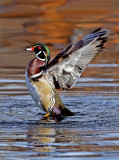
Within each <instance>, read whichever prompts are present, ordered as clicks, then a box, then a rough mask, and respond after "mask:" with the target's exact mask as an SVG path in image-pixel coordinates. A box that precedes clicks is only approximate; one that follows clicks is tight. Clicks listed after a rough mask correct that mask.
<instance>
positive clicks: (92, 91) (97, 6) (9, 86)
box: [0, 0, 119, 160]
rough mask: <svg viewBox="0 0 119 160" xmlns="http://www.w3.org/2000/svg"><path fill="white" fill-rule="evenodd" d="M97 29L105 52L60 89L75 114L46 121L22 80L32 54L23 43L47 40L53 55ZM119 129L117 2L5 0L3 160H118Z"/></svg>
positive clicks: (0, 41) (0, 112)
mask: <svg viewBox="0 0 119 160" xmlns="http://www.w3.org/2000/svg"><path fill="white" fill-rule="evenodd" d="M98 27H102V29H103V30H107V31H108V41H107V43H106V44H105V50H104V51H103V52H101V53H100V54H99V55H98V56H97V57H96V59H95V60H93V61H92V62H91V64H89V65H88V66H87V68H86V69H85V71H84V72H83V74H82V76H81V78H79V79H78V81H77V83H76V84H75V86H74V87H73V88H72V89H71V90H69V91H67V92H66V91H60V92H59V93H60V95H61V97H62V100H63V102H64V104H65V105H66V106H67V107H69V108H70V109H71V110H72V111H73V112H74V113H75V116H74V117H67V118H66V119H64V120H62V121H61V122H59V123H58V122H54V121H43V120H42V119H41V118H42V116H43V114H44V113H43V112H41V111H40V109H39V108H38V107H37V106H36V105H35V103H34V102H33V100H32V99H31V97H30V95H29V93H28V91H27V88H26V85H25V76H24V74H25V69H26V66H27V65H28V63H29V61H30V60H31V59H33V58H34V56H35V55H34V54H33V53H27V52H25V48H26V47H28V46H31V45H33V44H34V43H36V42H37V43H38V42H39V43H45V44H46V45H47V46H48V48H49V49H50V52H51V59H53V58H54V57H55V56H56V54H58V53H59V52H60V51H61V50H62V49H64V48H65V47H66V46H68V45H69V44H70V43H74V42H75V41H77V40H79V39H81V38H82V37H84V36H85V35H87V34H88V33H90V32H92V31H93V30H95V29H96V28H98ZM39 112H40V113H39ZM118 127H119V0H106V1H104V0H95V1H94V0H0V128H1V129H0V159H1V160H10V159H11V160H39V159H41V160H53V159H54V160H60V159H61V158H62V160H74V159H75V160H79V157H80V160H118V159H119V128H118Z"/></svg>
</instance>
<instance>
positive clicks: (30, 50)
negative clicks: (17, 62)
mask: <svg viewBox="0 0 119 160" xmlns="http://www.w3.org/2000/svg"><path fill="white" fill-rule="evenodd" d="M25 51H28V52H33V51H34V47H31V48H26V49H25Z"/></svg>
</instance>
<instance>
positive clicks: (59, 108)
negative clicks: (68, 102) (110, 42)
mask: <svg viewBox="0 0 119 160" xmlns="http://www.w3.org/2000/svg"><path fill="white" fill-rule="evenodd" d="M100 30H101V28H98V29H96V30H95V31H93V32H91V33H90V34H88V35H87V36H85V37H84V38H82V39H81V40H79V41H78V42H76V43H74V44H71V45H69V46H68V47H67V48H65V49H64V50H63V51H62V52H60V53H59V54H58V55H57V56H56V57H55V58H54V59H53V60H52V61H51V62H49V60H50V51H49V49H48V48H47V46H46V45H44V44H41V43H37V44H35V45H34V46H33V47H31V48H26V51H32V52H35V54H36V57H35V58H34V59H33V60H32V61H31V62H30V63H29V65H28V67H27V69H26V74H25V76H26V84H27V87H28V90H29V92H30V94H31V96H32V98H33V100H34V101H35V102H36V104H37V105H38V106H39V107H40V109H41V110H43V111H45V112H46V113H47V114H46V115H45V116H44V117H48V116H49V115H52V116H72V115H74V114H73V113H72V112H71V111H70V110H69V109H68V108H66V107H65V105H64V104H63V102H62V100H61V98H60V96H59V94H58V92H57V91H56V89H64V90H68V89H70V88H71V87H72V86H73V85H74V84H75V83H76V81H77V79H78V78H79V77H80V75H81V73H82V72H83V70H84V69H85V67H86V65H87V64H89V63H90V62H91V60H93V59H94V58H95V56H96V55H98V53H99V52H101V51H102V50H103V46H104V43H105V42H106V39H107V37H106V36H105V34H106V33H107V32H106V31H100Z"/></svg>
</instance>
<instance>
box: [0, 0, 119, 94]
mask: <svg viewBox="0 0 119 160" xmlns="http://www.w3.org/2000/svg"><path fill="white" fill-rule="evenodd" d="M100 26H101V27H102V28H103V30H105V29H106V30H107V31H108V35H109V38H108V42H107V44H106V52H105V53H101V54H100V55H99V56H98V57H97V58H96V60H95V61H94V62H93V63H101V64H109V66H108V67H112V66H110V63H111V64H112V63H113V64H115V65H116V64H118V62H119V56H118V53H119V45H118V43H119V1H118V0H107V1H105V2H104V1H103V0H99V1H98V0H95V1H92V0H83V1H82V0H60V1H54V0H51V1H50V0H34V1H32V0H26V1H23V0H1V1H0V78H1V80H0V86H2V88H1V89H2V91H1V92H0V94H1V95H3V94H5V95H8V93H9V92H10V91H11V93H10V94H13V93H14V92H12V89H13V88H9V90H8V92H7V87H6V88H4V87H5V86H6V85H8V86H9V84H10V83H12V82H13V83H14V84H15V81H14V80H17V82H18V81H19V80H24V72H25V68H26V66H27V64H28V63H29V61H30V60H31V59H32V58H33V57H34V54H33V53H26V52H25V48H26V47H27V46H31V45H33V44H34V43H36V42H37V43H38V42H40V43H45V44H46V45H47V46H48V47H49V49H50V52H51V58H54V57H55V55H56V54H58V53H59V52H60V51H61V50H62V49H64V47H66V46H67V45H69V44H70V43H73V42H75V41H77V40H79V39H80V38H82V37H83V36H85V35H87V34H88V33H90V32H91V31H93V30H94V29H96V28H98V27H100ZM117 66H118V65H117ZM94 70H95V69H94ZM89 72H90V70H89V71H88V73H89ZM106 72H111V73H112V72H113V77H112V74H110V75H109V76H111V77H110V78H116V75H115V72H118V70H113V68H111V69H110V68H106ZM90 74H91V73H90ZM107 74H109V73H106V75H107ZM85 75H87V70H86V72H85V73H84V76H85ZM101 75H102V76H103V73H101ZM104 76H105V75H104ZM87 77H88V76H87ZM89 77H90V75H89ZM6 81H7V82H8V84H6ZM19 82H20V81H19ZM21 82H23V81H21ZM21 85H23V86H21V87H22V88H21V87H20V88H19V89H18V88H17V87H16V88H14V89H16V90H14V91H16V92H17V89H18V90H19V91H18V92H19V93H20V90H21V92H22V91H26V89H25V85H24V84H21ZM13 87H15V86H13ZM25 93H26V92H25ZM22 94H23V92H22Z"/></svg>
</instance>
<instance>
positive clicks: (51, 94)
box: [25, 58, 73, 116]
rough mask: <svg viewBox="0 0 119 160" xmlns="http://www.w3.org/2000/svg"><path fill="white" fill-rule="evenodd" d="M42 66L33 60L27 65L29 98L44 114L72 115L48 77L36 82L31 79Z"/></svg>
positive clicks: (42, 77) (39, 62)
mask: <svg viewBox="0 0 119 160" xmlns="http://www.w3.org/2000/svg"><path fill="white" fill-rule="evenodd" d="M42 65H44V63H43V62H42V61H41V60H39V59H37V58H35V59H33V60H32V61H31V62H30V63H29V65H28V67H27V69H26V73H25V77H26V85H27V88H28V90H29V92H30V94H31V97H32V98H33V100H34V101H35V102H36V104H37V106H39V107H40V109H41V110H42V111H44V112H46V113H52V114H53V115H63V116H70V115H73V113H72V112H71V111H70V110H69V109H67V108H66V107H65V106H64V104H63V102H62V100H61V98H60V96H59V94H58V93H57V91H56V89H55V86H54V84H53V83H52V81H50V77H49V76H48V75H46V76H41V77H39V78H38V79H37V80H32V79H31V77H32V76H33V75H36V74H38V73H40V72H41V71H40V67H42ZM64 110H65V112H64Z"/></svg>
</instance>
